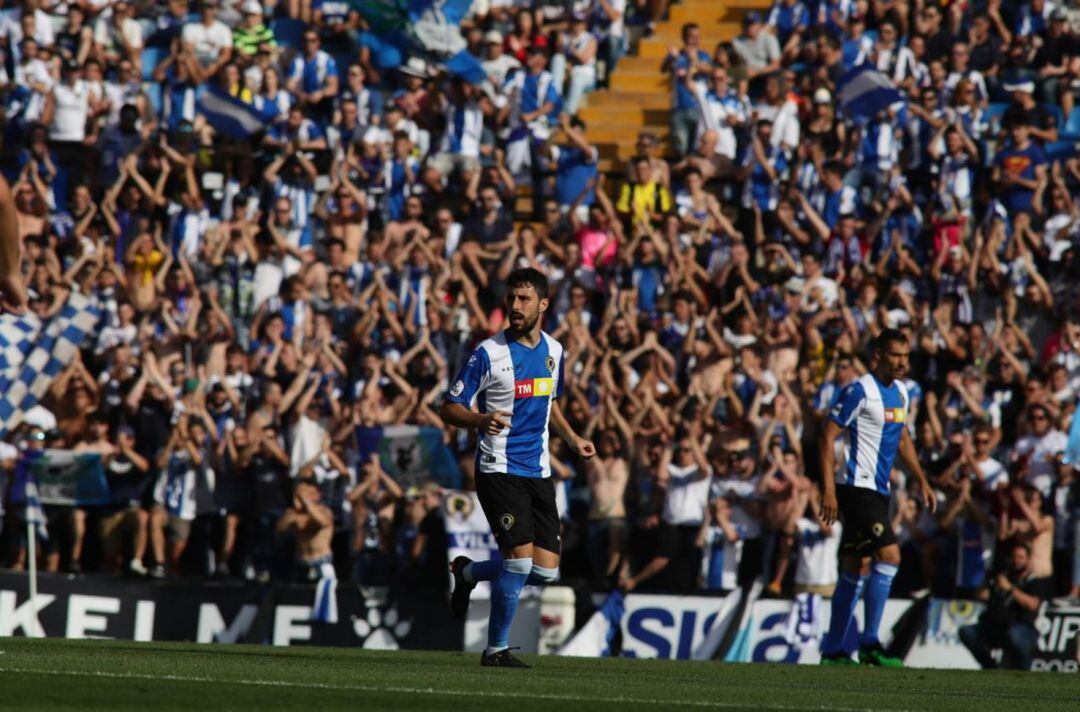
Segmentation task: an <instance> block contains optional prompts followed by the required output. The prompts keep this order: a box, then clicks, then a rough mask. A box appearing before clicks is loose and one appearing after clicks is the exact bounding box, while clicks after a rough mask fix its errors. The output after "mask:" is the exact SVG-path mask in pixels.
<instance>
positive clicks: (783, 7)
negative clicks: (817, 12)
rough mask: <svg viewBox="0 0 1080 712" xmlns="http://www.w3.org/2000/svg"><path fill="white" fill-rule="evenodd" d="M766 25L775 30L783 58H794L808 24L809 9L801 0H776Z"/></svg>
mask: <svg viewBox="0 0 1080 712" xmlns="http://www.w3.org/2000/svg"><path fill="white" fill-rule="evenodd" d="M768 25H769V27H772V28H774V29H775V31H776V38H777V39H778V40H780V51H781V53H782V54H783V56H784V58H785V59H794V58H795V57H797V56H798V53H799V50H800V49H801V47H802V40H803V35H804V33H805V32H806V28H808V27H809V26H810V10H808V9H807V7H806V5H805V4H804V3H803V2H802V0H776V2H774V3H773V6H772V9H770V10H769V17H768Z"/></svg>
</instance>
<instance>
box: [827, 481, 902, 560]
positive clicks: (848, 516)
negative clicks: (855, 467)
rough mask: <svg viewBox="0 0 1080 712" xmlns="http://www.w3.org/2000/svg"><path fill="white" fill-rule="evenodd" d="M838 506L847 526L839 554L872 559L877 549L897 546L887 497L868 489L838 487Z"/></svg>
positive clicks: (844, 529)
mask: <svg viewBox="0 0 1080 712" xmlns="http://www.w3.org/2000/svg"><path fill="white" fill-rule="evenodd" d="M836 504H837V506H838V507H839V508H840V521H841V523H842V524H843V525H844V528H843V532H841V534H840V554H841V555H844V554H854V555H856V556H870V554H872V553H874V552H875V551H877V550H878V549H881V548H882V547H886V546H889V545H890V544H895V543H896V534H895V533H894V532H893V529H892V524H891V523H890V522H889V497H888V495H884V494H881V493H879V492H875V491H874V490H869V489H866V488H865V487H851V486H850V485H839V486H837V488H836Z"/></svg>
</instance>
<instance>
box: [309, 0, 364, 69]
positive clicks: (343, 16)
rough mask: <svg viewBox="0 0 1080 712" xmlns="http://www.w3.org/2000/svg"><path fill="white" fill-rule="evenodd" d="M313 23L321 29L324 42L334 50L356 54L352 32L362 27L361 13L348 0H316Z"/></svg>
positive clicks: (313, 9)
mask: <svg viewBox="0 0 1080 712" xmlns="http://www.w3.org/2000/svg"><path fill="white" fill-rule="evenodd" d="M311 24H313V25H315V26H316V27H317V28H318V29H319V34H320V35H322V39H323V42H324V43H325V44H326V46H328V47H330V48H331V49H332V51H335V52H336V51H338V50H341V51H348V52H349V54H352V55H354V56H355V47H354V46H353V39H352V34H351V33H352V32H354V31H355V30H357V29H359V27H360V13H359V11H357V10H356V9H355V8H353V7H352V5H350V4H349V3H348V2H347V0H314V1H313V2H312V3H311Z"/></svg>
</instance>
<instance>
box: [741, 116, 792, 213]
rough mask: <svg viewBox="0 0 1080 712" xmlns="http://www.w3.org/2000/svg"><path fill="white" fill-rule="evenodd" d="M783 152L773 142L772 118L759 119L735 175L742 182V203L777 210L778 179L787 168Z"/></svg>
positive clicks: (767, 209) (751, 207)
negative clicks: (770, 119)
mask: <svg viewBox="0 0 1080 712" xmlns="http://www.w3.org/2000/svg"><path fill="white" fill-rule="evenodd" d="M787 168H788V161H787V157H786V156H785V155H784V152H783V151H781V150H780V149H777V148H774V147H773V145H772V122H771V121H769V120H768V119H761V120H760V121H758V123H757V130H756V131H755V133H754V138H753V139H751V141H750V146H749V147H748V148H747V149H746V153H745V155H744V157H743V161H742V166H741V168H740V169H739V171H738V177H739V179H740V180H742V181H744V182H743V194H742V204H743V207H744V208H746V209H747V210H752V209H754V208H757V209H758V210H760V211H761V212H762V213H764V212H766V211H769V212H773V211H775V210H776V205H777V203H778V202H779V201H780V180H781V178H782V177H783V176H784V174H785V173H786V172H787Z"/></svg>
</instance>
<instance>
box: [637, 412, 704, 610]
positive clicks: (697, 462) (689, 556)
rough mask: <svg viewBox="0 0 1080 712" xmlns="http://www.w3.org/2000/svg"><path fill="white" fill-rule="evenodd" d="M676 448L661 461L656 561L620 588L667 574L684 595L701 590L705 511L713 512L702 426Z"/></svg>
mask: <svg viewBox="0 0 1080 712" xmlns="http://www.w3.org/2000/svg"><path fill="white" fill-rule="evenodd" d="M692 427H693V429H694V432H693V433H691V432H686V433H684V434H683V436H682V437H680V438H679V440H678V442H677V444H676V445H675V447H673V448H665V449H664V451H663V453H662V454H661V456H660V462H659V465H658V471H657V484H658V486H660V487H661V488H662V489H663V491H664V506H663V510H662V514H661V519H662V523H661V525H660V530H659V534H658V538H659V541H658V545H657V552H656V556H654V557H653V558H652V559H651V560H650V561H649V562H648V563H646V564H645V566H644V567H642V568H641V570H640V571H638V572H636V573H635V574H634V575H632V576H629V575H625V574H624V575H623V576H622V577H620V580H619V588H621V589H622V590H624V591H632V590H634V589H635V588H637V587H638V586H639V585H640V584H641V583H643V582H645V581H648V580H649V579H652V578H654V577H655V576H657V575H658V574H660V573H661V572H666V576H665V578H667V579H668V581H667V583H668V584H669V587H670V588H672V589H674V590H678V591H683V592H689V591H692V590H694V589H695V588H696V580H697V575H698V572H699V571H700V568H701V546H700V544H699V543H698V538H699V534H700V531H701V527H702V524H703V523H704V522H705V510H706V508H707V507H708V506H709V485H710V483H711V481H712V467H711V466H710V465H709V463H708V460H707V459H706V458H705V452H704V450H703V448H702V442H701V437H700V435H701V433H700V426H699V425H697V424H695V425H694V426H692Z"/></svg>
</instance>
